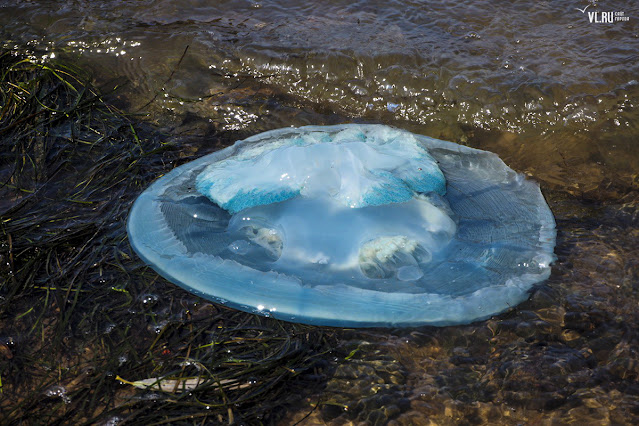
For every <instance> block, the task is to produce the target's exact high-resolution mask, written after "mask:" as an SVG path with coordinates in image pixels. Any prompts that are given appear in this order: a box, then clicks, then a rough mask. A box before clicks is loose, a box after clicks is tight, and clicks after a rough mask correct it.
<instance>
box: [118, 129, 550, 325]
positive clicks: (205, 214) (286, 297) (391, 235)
mask: <svg viewBox="0 0 639 426" xmlns="http://www.w3.org/2000/svg"><path fill="white" fill-rule="evenodd" d="M128 232H129V237H130V241H131V244H132V246H133V248H134V249H135V250H136V252H137V253H138V254H139V255H140V256H141V257H142V258H143V259H144V260H145V261H146V262H147V263H148V264H150V265H151V266H152V267H153V268H154V269H155V270H156V271H157V272H159V273H160V274H161V275H163V276H164V277H166V278H167V279H169V280H170V281H172V282H174V283H176V284H178V285H180V286H181V287H184V288H186V289H188V290H190V291H192V292H194V293H196V294H199V295H200V296H202V297H205V298H207V299H210V300H212V301H215V302H218V303H223V304H225V305H228V306H232V307H235V308H238V309H241V310H244V311H248V312H255V313H260V314H263V315H270V316H273V317H276V318H280V319H283V320H288V321H295V322H302V323H308V324H317V325H333V326H351V327H373V326H414V325H423V324H430V325H451V324H463V323H469V322H472V321H475V320H479V319H483V318H487V317H489V316H491V315H494V314H496V313H499V312H502V311H504V310H505V309H508V308H510V307H513V306H515V305H516V304H518V303H520V302H521V301H523V300H525V299H526V298H527V296H528V291H529V290H530V288H531V287H532V286H533V285H534V284H535V283H538V282H540V281H542V280H545V279H546V278H548V276H549V275H550V263H551V262H552V261H553V260H554V255H553V248H554V245H555V222H554V218H553V216H552V213H551V212H550V209H549V208H548V205H547V204H546V202H545V200H544V198H543V196H542V194H541V192H540V190H539V187H538V186H537V185H536V184H535V183H533V182H530V181H527V180H526V179H524V177H523V175H520V174H517V173H515V172H514V171H513V170H511V169H510V168H508V167H507V166H506V165H505V164H504V163H503V162H502V161H501V160H500V159H499V158H498V157H497V156H496V155H494V154H492V153H489V152H485V151H479V150H476V149H471V148H467V147H464V146H460V145H457V144H454V143H451V142H444V141H440V140H436V139H432V138H429V137H425V136H420V135H414V134H412V133H409V132H406V131H402V130H398V129H394V128H391V127H387V126H382V125H356V124H348V125H339V126H328V127H322V126H309V127H302V128H298V129H295V128H286V129H280V130H274V131H270V132H266V133H262V134H259V135H256V136H253V137H251V138H248V139H246V140H243V141H239V142H237V143H236V144H235V145H233V146H231V147H229V148H226V149H224V150H221V151H218V152H215V153H213V154H210V155H207V156H205V157H202V158H200V159H198V160H195V161H193V162H191V163H188V164H185V165H183V166H181V167H178V168H176V169H175V170H173V171H172V172H170V173H168V174H167V175H165V176H163V177H162V178H160V179H158V180H157V181H156V182H155V183H154V184H153V185H151V186H150V187H149V188H148V189H147V190H146V191H145V192H143V193H142V195H140V197H139V198H138V199H137V200H136V202H135V204H134V205H133V208H132V210H131V213H130V215H129V221H128Z"/></svg>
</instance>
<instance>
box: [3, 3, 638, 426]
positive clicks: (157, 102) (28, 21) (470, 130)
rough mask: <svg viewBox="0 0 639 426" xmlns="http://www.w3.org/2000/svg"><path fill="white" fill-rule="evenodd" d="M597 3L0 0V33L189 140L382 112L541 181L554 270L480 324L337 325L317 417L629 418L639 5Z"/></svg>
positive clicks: (632, 403) (204, 143) (446, 420)
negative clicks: (336, 345) (90, 76)
mask: <svg viewBox="0 0 639 426" xmlns="http://www.w3.org/2000/svg"><path fill="white" fill-rule="evenodd" d="M586 5H588V2H586V1H574V2H557V1H546V2H531V1H515V2H510V1H509V2H506V1H498V2H489V1H472V2H471V1H459V2H455V3H454V5H453V4H450V2H444V1H437V2H428V3H422V2H416V1H413V2H411V1H408V2H407V1H403V2H399V1H385V2H378V1H360V2H346V1H331V2H322V3H320V2H293V1H223V2H214V3H212V2H205V1H180V2H178V1H144V2H138V1H102V2H79V1H68V2H47V1H18V2H10V3H9V2H4V3H3V4H2V5H1V6H2V7H1V8H0V25H1V28H2V30H0V31H1V33H0V34H1V35H2V40H4V41H3V44H4V46H5V47H9V48H16V49H19V50H25V49H27V50H29V51H31V52H32V54H33V55H35V56H38V57H41V56H48V57H50V56H51V55H52V54H53V55H55V56H56V57H63V58H66V59H72V60H74V61H77V62H79V63H80V64H82V65H83V66H85V67H89V68H91V69H92V70H94V72H95V75H96V79H97V81H98V83H100V84H102V85H103V86H105V87H106V88H111V87H113V86H115V85H120V84H122V83H124V86H123V87H122V88H121V89H120V90H119V91H118V92H117V96H118V97H119V99H118V102H120V104H121V105H122V106H123V107H125V108H126V109H127V110H128V111H132V112H136V111H138V112H142V113H144V114H146V115H145V117H146V119H147V120H149V121H150V122H153V123H157V124H159V125H160V126H162V127H163V128H165V129H168V131H170V132H171V134H172V135H173V137H172V140H173V141H174V142H175V143H177V144H181V143H183V144H185V145H184V146H185V154H184V155H185V156H190V155H195V156H200V155H201V154H204V153H207V152H210V151H211V150H212V149H213V148H214V144H213V143H211V142H209V139H210V137H211V135H220V134H221V135H224V138H225V140H227V141H232V140H235V139H239V138H242V137H244V136H248V135H250V134H254V133H257V132H258V131H263V130H267V129H272V128H277V127H284V126H289V125H306V124H333V123H340V122H349V121H359V122H381V123H385V124H391V125H395V126H398V127H401V128H406V129H408V130H411V131H414V132H417V133H422V134H425V135H428V136H432V137H437V138H442V139H447V140H452V141H456V142H459V143H463V144H466V145H469V146H472V147H475V148H480V149H485V150H489V151H492V152H495V153H497V154H498V155H499V156H500V157H501V158H502V159H503V160H504V161H505V162H506V163H507V164H508V165H509V166H511V167H512V168H514V169H515V170H518V171H520V172H524V173H526V174H528V175H529V176H531V177H532V178H533V179H535V180H537V181H538V182H540V184H541V186H542V190H543V191H544V194H545V195H546V197H547V199H548V202H549V204H550V206H551V208H552V210H553V211H554V213H555V215H556V219H557V225H558V244H557V249H556V254H557V256H558V261H557V263H556V265H555V267H554V269H553V275H552V276H551V279H550V280H549V281H548V282H547V283H546V284H544V285H542V286H540V287H539V288H538V289H537V290H536V291H535V292H534V293H533V294H532V296H531V299H530V300H529V301H528V302H526V303H524V304H523V305H520V306H519V307H517V308H516V309H514V310H513V311H511V312H509V313H506V314H504V315H501V316H499V317H496V318H494V319H491V320H488V321H484V322H480V323H477V324H472V325H469V326H464V327H449V328H442V329H432V328H425V329H423V328H422V329H416V330H408V331H387V330H379V331H367V332H358V333H356V332H343V333H342V335H341V342H342V343H343V344H345V345H346V346H348V345H350V346H352V347H353V348H359V350H358V351H357V352H356V353H355V355H354V356H353V357H352V358H349V361H350V362H349V363H344V364H340V366H339V367H338V369H337V371H336V372H335V374H333V375H332V377H331V378H329V379H328V382H327V385H326V390H325V391H324V392H323V393H322V394H321V395H319V396H316V397H312V398H310V400H309V403H311V402H312V403H315V402H316V401H317V400H318V399H319V400H320V401H322V405H321V409H318V410H315V411H313V413H312V415H311V417H310V418H306V420H305V421H308V422H311V421H313V420H315V421H326V422H335V423H342V422H345V421H347V420H368V421H370V422H372V423H374V422H376V421H383V420H384V419H387V418H391V419H393V420H394V421H397V422H398V423H400V424H410V423H411V422H412V423H420V422H422V421H425V419H430V420H431V421H433V422H434V423H436V424H453V423H458V422H460V421H465V422H468V423H476V422H484V423H493V422H500V423H504V424H510V423H519V422H540V421H548V422H552V421H557V422H562V423H563V422H577V423H584V422H590V423H595V422H597V423H599V422H603V423H606V422H607V423H633V420H635V421H636V420H637V419H638V418H639V385H638V384H637V377H638V376H639V364H638V363H637V352H638V351H639V340H638V339H639V333H638V332H637V329H638V328H637V327H638V326H639V318H638V316H637V313H636V312H637V304H638V303H639V294H638V292H639V270H638V268H639V227H638V226H637V225H638V224H639V214H638V210H637V209H638V207H639V174H638V173H639V172H638V171H639V143H637V142H638V139H639V114H638V108H639V53H638V52H639V5H638V4H637V3H636V2H632V1H612V0H608V1H599V2H597V4H596V5H591V6H589V8H588V9H587V11H586V13H582V12H580V11H578V10H576V9H575V8H577V7H579V8H583V7H585V6H586ZM590 11H597V12H602V11H620V12H624V14H625V15H626V16H628V17H629V20H628V21H619V22H614V23H612V24H598V23H590V22H589V19H588V12H590ZM186 142H188V144H186ZM187 149H188V151H187ZM166 167H171V166H170V165H167V166H166ZM3 379H4V380H6V378H4V377H3ZM298 411H299V412H298ZM307 412H308V404H306V403H305V402H301V403H298V405H297V406H296V407H292V408H291V409H290V410H289V417H288V420H289V421H292V420H294V419H301V417H302V416H304V415H306V414H307Z"/></svg>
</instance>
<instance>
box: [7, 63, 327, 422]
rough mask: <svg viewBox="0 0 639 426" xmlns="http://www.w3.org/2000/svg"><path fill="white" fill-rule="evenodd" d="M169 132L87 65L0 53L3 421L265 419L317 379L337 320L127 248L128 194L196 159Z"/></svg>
mask: <svg viewBox="0 0 639 426" xmlns="http://www.w3.org/2000/svg"><path fill="white" fill-rule="evenodd" d="M102 92H104V90H103V91H102ZM216 138H217V140H216V143H218V144H222V145H223V144H225V143H227V142H228V141H224V140H220V139H219V137H216V136H215V135H212V139H216ZM167 139H169V138H167V137H166V135H165V134H163V133H162V131H160V130H158V129H155V128H153V127H151V126H150V125H147V124H145V123H143V122H140V121H139V120H137V119H136V118H135V117H133V116H130V115H127V114H125V113H123V112H122V111H120V110H119V109H118V108H116V107H114V106H112V105H110V104H109V103H108V102H106V101H105V100H104V98H103V96H102V95H101V91H99V90H98V89H97V88H96V87H95V85H94V83H93V82H92V80H91V76H90V75H89V74H87V73H86V72H84V71H82V70H80V69H77V68H75V67H73V66H72V65H69V64H68V63H63V62H60V61H58V62H53V61H51V62H37V61H35V60H32V59H28V58H26V57H25V56H21V55H20V54H18V53H16V52H10V51H6V52H0V411H2V413H3V420H4V421H6V422H7V423H14V424H24V423H26V424H37V423H47V424H50V423H53V424H56V423H73V424H82V423H104V424H107V423H108V424H116V423H117V424H136V423H140V424H166V423H171V424H203V423H228V424H234V423H251V424H256V423H273V422H275V421H277V420H278V419H279V418H281V416H282V415H283V413H284V412H285V407H286V406H287V405H288V404H290V403H292V402H296V401H299V399H300V398H301V397H302V396H304V395H308V394H310V392H312V391H313V390H317V389H319V388H321V387H322V386H323V385H324V384H325V377H326V374H327V372H328V371H327V370H328V369H329V366H330V365H331V363H330V362H328V361H327V360H328V359H329V357H330V356H332V355H331V353H332V351H333V350H334V349H335V347H336V337H335V332H334V331H333V330H331V329H328V328H319V327H310V326H304V325H297V324H289V323H284V322H281V321H277V320H275V319H272V318H265V317H260V316H256V315H251V314H248V313H244V312H238V311H235V310H232V309H228V308H225V307H223V306H218V305H215V304H213V303H210V302H207V301H205V300H202V299H200V298H198V297H196V296H194V295H192V294H189V293H188V292H186V291H184V290H182V289H180V288H178V287H177V286H174V285H172V284H171V283H169V282H167V281H165V280H164V279H162V278H161V277H159V276H158V275H157V274H156V273H155V272H154V271H153V270H151V269H149V268H148V267H147V266H146V265H145V264H144V263H143V262H142V261H141V260H140V259H138V258H137V256H136V255H135V254H134V253H133V251H132V250H131V248H130V246H129V243H128V240H127V235H126V229H125V222H126V217H127V213H128V210H129V208H130V206H131V203H132V201H133V200H134V199H135V197H136V196H137V194H139V193H140V192H141V191H142V190H143V189H144V188H145V187H146V186H147V185H148V184H149V183H150V182H151V181H152V180H153V179H154V178H155V177H157V176H159V175H161V174H163V173H166V172H167V171H169V170H170V169H171V168H173V167H175V166H176V165H178V164H179V163H181V162H183V161H188V160H189V159H191V158H190V157H191V156H192V154H185V153H184V152H181V150H180V146H178V144H174V143H167V142H165V141H166V140H167ZM309 409H311V408H309Z"/></svg>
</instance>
